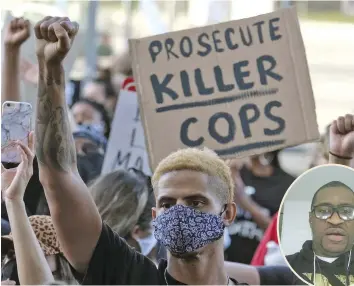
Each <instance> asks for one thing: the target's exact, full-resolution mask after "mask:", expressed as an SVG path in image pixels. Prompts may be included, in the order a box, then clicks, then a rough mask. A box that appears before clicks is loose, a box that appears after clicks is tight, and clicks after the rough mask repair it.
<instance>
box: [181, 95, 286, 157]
mask: <svg viewBox="0 0 354 286" xmlns="http://www.w3.org/2000/svg"><path fill="white" fill-rule="evenodd" d="M281 107H282V104H281V102H279V101H277V100H273V101H270V102H268V103H267V104H266V105H265V107H264V110H263V113H264V115H265V117H266V118H267V119H269V120H270V121H272V122H274V123H276V124H277V125H278V126H277V127H276V128H275V129H270V128H264V129H263V133H264V135H266V136H275V135H279V134H281V133H282V132H283V131H284V129H285V120H284V119H283V118H281V117H279V116H276V115H274V114H273V113H274V112H272V110H273V109H274V108H276V109H277V108H281ZM237 117H239V121H240V123H241V129H242V133H243V138H250V137H252V132H251V124H255V123H256V122H257V121H258V119H260V118H261V111H260V108H259V107H258V106H257V105H256V104H253V103H247V104H244V105H242V106H241V107H240V109H239V112H238V115H237ZM198 121H199V120H198V119H197V118H196V117H189V118H187V119H185V120H184V121H183V122H182V124H181V129H180V140H181V142H182V143H183V144H184V145H186V146H188V147H199V146H201V145H202V144H203V143H204V141H205V138H204V137H202V136H200V137H199V138H193V139H192V138H191V136H190V133H191V134H192V133H195V132H189V131H190V130H189V129H190V127H193V125H195V128H197V129H199V127H198V125H197V124H198ZM222 121H223V122H225V123H226V125H227V134H221V132H220V130H217V125H219V124H220V122H222ZM235 122H236V120H235V118H234V114H230V113H228V112H216V113H215V114H214V115H212V116H211V117H210V118H209V121H208V134H209V135H210V137H211V138H213V139H214V140H215V141H216V142H218V143H219V144H229V143H231V142H234V141H235V136H236V131H237V128H236V123H235ZM240 131H241V130H240ZM203 133H204V132H203ZM208 141H209V140H208ZM280 143H283V142H280ZM240 151H242V150H240Z"/></svg>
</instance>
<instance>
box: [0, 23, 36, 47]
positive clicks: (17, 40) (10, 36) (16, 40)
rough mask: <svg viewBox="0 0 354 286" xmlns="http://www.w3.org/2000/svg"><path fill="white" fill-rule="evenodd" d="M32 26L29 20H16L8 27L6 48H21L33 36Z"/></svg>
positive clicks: (5, 40) (5, 38) (5, 39)
mask: <svg viewBox="0 0 354 286" xmlns="http://www.w3.org/2000/svg"><path fill="white" fill-rule="evenodd" d="M30 30H31V25H30V22H29V21H28V20H25V19H23V18H15V19H13V20H11V22H10V23H9V25H8V26H7V27H6V32H5V37H4V43H5V46H10V47H12V48H14V47H20V46H21V45H22V44H23V43H24V42H25V41H26V40H27V39H28V38H29V37H30V35H31V32H30Z"/></svg>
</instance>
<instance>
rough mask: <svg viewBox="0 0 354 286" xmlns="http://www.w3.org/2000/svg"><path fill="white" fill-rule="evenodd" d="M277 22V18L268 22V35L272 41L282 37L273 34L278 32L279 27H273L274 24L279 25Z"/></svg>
mask: <svg viewBox="0 0 354 286" xmlns="http://www.w3.org/2000/svg"><path fill="white" fill-rule="evenodd" d="M279 20H280V19H279V18H273V19H271V20H269V35H270V39H271V40H272V41H276V40H279V39H281V37H282V36H281V35H280V34H278V35H276V34H275V32H277V31H279V26H275V25H274V24H279Z"/></svg>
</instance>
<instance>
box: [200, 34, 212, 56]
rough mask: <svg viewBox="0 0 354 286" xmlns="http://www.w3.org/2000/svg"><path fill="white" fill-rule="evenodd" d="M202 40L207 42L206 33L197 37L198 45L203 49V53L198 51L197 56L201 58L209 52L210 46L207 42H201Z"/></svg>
mask: <svg viewBox="0 0 354 286" xmlns="http://www.w3.org/2000/svg"><path fill="white" fill-rule="evenodd" d="M203 38H206V39H207V40H209V36H208V34H207V33H202V34H200V35H199V37H198V43H199V45H201V46H202V47H203V48H205V51H198V52H197V54H198V55H199V56H201V57H205V56H207V55H208V54H209V53H210V52H211V45H210V44H208V43H207V42H203Z"/></svg>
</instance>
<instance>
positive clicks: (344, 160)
mask: <svg viewBox="0 0 354 286" xmlns="http://www.w3.org/2000/svg"><path fill="white" fill-rule="evenodd" d="M353 157H354V115H352V114H347V115H345V116H344V117H343V116H340V117H338V119H337V120H334V121H333V122H332V125H331V128H330V131H329V163H332V164H341V165H345V166H350V162H351V160H353Z"/></svg>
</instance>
